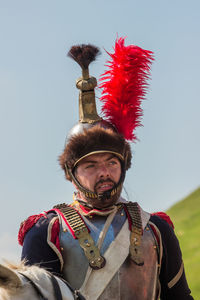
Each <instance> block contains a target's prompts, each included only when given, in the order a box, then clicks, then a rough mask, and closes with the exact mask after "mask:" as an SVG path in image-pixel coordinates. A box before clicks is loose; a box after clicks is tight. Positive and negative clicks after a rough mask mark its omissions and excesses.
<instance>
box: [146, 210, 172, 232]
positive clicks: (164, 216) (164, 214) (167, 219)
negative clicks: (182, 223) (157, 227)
mask: <svg viewBox="0 0 200 300" xmlns="http://www.w3.org/2000/svg"><path fill="white" fill-rule="evenodd" d="M151 215H152V216H158V217H160V218H161V219H163V220H165V221H166V222H167V223H168V224H169V225H170V226H171V227H172V228H173V229H174V224H173V222H172V220H171V219H170V217H169V216H168V215H167V214H166V213H164V212H162V211H159V212H156V213H153V214H151Z"/></svg>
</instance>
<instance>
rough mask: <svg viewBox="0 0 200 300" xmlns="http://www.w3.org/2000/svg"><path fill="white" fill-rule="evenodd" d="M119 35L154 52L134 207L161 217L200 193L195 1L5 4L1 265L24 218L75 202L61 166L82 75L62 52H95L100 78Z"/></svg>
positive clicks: (0, 23)
mask: <svg viewBox="0 0 200 300" xmlns="http://www.w3.org/2000/svg"><path fill="white" fill-rule="evenodd" d="M117 34H118V36H127V39H126V44H136V45H138V46H140V47H143V48H145V49H148V50H152V51H153V52H154V53H155V62H154V64H153V66H152V80H151V82H150V89H149V92H148V95H147V101H145V102H144V103H143V109H144V117H143V125H144V126H143V127H141V128H139V129H138V130H137V135H138V138H139V139H140V142H138V143H137V144H133V145H132V150H133V163H132V169H131V171H128V174H127V179H126V182H125V189H126V192H127V194H128V197H129V199H130V200H132V201H138V202H139V203H140V205H141V206H142V207H143V208H144V209H146V210H149V211H158V210H164V209H166V208H168V207H170V206H171V205H172V204H173V203H175V202H176V201H178V200H180V199H182V198H183V197H185V196H186V195H187V194H188V193H190V192H191V191H193V190H194V189H195V188H197V187H198V186H199V178H200V159H199V153H200V138H199V131H200V118H199V114H200V101H199V85H200V81H199V69H200V57H199V53H200V38H199V37H200V4H199V1H179V0H178V1H165V2H164V1H158V0H157V1H134V0H132V1H128V0H124V1H119V0H115V1H114V0H107V1H105V0H104V1H96V0H93V1H91V0H90V1H89V0H86V1H76V2H75V1H74V2H73V3H72V2H71V1H67V0H65V1H64V0H61V1H57V2H56V1H50V0H48V1H47V0H43V1H38V0H34V1H30V0H29V1H27V0H26V1H25V0H18V1H11V0H7V1H2V0H0V40H1V47H0V61H1V68H0V136H1V147H0V166H1V168H0V199H1V209H2V214H1V227H0V245H1V248H0V258H1V257H6V258H8V259H9V258H10V259H18V257H19V254H20V251H21V249H20V247H19V246H17V231H18V228H19V224H20V222H21V221H22V220H23V219H25V218H26V217H27V216H29V215H31V214H35V213H39V212H40V211H43V210H48V209H50V208H51V207H52V206H53V205H54V204H57V203H60V202H68V203H69V202H70V201H71V200H72V192H73V187H72V185H71V184H70V183H68V182H66V181H65V179H64V176H63V173H62V171H61V170H60V167H59V165H58V161H57V158H58V156H59V154H60V153H61V152H62V150H63V147H64V141H65V137H66V135H67V132H68V130H69V129H70V128H71V127H72V126H73V125H74V124H75V123H76V122H77V120H78V90H77V89H76V87H75V80H76V79H77V77H79V76H80V68H79V66H78V65H76V64H75V63H74V62H73V61H72V60H70V59H69V58H67V57H66V53H67V51H68V50H69V48H70V47H71V46H72V45H73V44H79V43H92V44H95V45H97V46H99V47H100V48H101V50H102V55H101V56H100V57H99V58H98V60H97V62H96V63H94V64H93V65H92V66H91V68H90V73H91V75H94V76H96V77H97V79H98V77H99V75H100V74H102V73H103V72H104V70H105V67H104V64H105V61H106V59H107V58H108V57H107V54H106V53H105V51H104V49H106V50H108V51H112V47H113V45H114V42H115V39H116V36H117ZM99 96H100V91H97V97H99ZM98 105H99V104H98Z"/></svg>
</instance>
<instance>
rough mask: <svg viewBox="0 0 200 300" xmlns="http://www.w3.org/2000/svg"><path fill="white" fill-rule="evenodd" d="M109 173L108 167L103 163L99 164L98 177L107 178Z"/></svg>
mask: <svg viewBox="0 0 200 300" xmlns="http://www.w3.org/2000/svg"><path fill="white" fill-rule="evenodd" d="M109 175H110V172H109V168H108V167H107V166H106V165H105V164H102V165H101V166H99V177H100V178H107V177H109Z"/></svg>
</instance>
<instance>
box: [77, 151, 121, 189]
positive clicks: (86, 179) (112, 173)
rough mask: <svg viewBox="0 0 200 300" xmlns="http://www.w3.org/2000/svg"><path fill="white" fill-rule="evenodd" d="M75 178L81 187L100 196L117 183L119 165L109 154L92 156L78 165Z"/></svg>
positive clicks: (114, 157) (119, 172)
mask: <svg viewBox="0 0 200 300" xmlns="http://www.w3.org/2000/svg"><path fill="white" fill-rule="evenodd" d="M75 176H76V178H77V180H78V181H79V182H80V184H81V185H82V186H83V187H85V188H86V189H88V190H90V191H92V192H96V193H98V194H100V193H103V192H105V191H107V190H110V189H111V188H112V187H113V186H114V184H116V183H118V181H119V179H120V176H121V163H120V161H119V159H118V158H117V157H116V156H114V155H113V154H111V153H98V154H92V155H89V156H88V157H86V158H84V159H83V160H82V161H81V162H80V163H79V164H78V166H77V168H76V172H75Z"/></svg>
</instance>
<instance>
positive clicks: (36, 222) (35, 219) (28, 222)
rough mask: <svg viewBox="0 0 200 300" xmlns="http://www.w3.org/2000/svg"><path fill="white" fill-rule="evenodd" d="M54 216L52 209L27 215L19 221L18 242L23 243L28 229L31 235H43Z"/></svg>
mask: <svg viewBox="0 0 200 300" xmlns="http://www.w3.org/2000/svg"><path fill="white" fill-rule="evenodd" d="M54 217H56V213H55V212H54V211H47V212H42V213H40V214H36V215H32V216H29V217H28V218H27V219H25V220H24V221H23V222H22V223H21V225H20V228H19V232H18V242H19V244H20V245H23V242H24V238H25V236H26V234H27V233H28V232H30V231H31V233H32V234H31V235H38V234H39V235H43V234H44V233H46V231H47V228H48V226H49V224H50V222H51V220H52V219H53V218H54Z"/></svg>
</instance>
